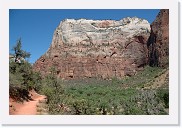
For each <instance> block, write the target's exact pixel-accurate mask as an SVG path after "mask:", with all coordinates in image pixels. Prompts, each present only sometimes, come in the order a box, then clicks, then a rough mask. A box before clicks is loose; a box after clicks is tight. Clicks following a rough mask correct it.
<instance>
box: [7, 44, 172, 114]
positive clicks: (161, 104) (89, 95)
mask: <svg viewBox="0 0 182 128" xmlns="http://www.w3.org/2000/svg"><path fill="white" fill-rule="evenodd" d="M14 53H15V54H14V58H15V59H11V60H10V61H9V87H10V88H9V90H10V91H9V94H10V97H12V98H14V99H17V100H19V101H23V100H30V99H31V97H30V96H29V91H30V90H32V89H34V90H36V91H37V92H39V93H41V94H44V95H46V96H47V100H46V108H48V112H49V114H54V115H56V114H64V115H162V114H168V112H167V110H168V108H169V89H168V80H165V79H168V77H167V76H166V75H165V77H164V78H163V77H161V76H162V75H163V74H166V71H167V70H168V69H167V70H166V69H165V70H164V69H161V68H158V67H149V66H146V67H145V68H144V70H143V71H140V72H138V73H137V74H136V75H134V76H131V77H129V76H126V77H125V78H123V79H117V78H112V79H111V80H103V79H98V78H88V79H73V80H61V79H59V78H57V77H56V71H57V70H56V68H54V67H52V68H50V73H49V74H48V75H47V76H44V77H42V76H41V75H40V73H38V72H35V71H33V69H32V65H31V64H30V63H29V62H28V61H26V60H25V58H27V57H30V53H28V52H26V51H24V50H22V49H21V40H18V42H17V44H16V46H15V47H14ZM22 58H23V59H22ZM17 60H18V61H17ZM159 76H160V77H159ZM159 78H160V79H162V78H163V81H164V82H163V83H162V82H161V83H160V84H161V85H160V86H158V85H157V86H156V85H154V83H156V79H157V81H161V80H160V79H159ZM152 87H153V88H152ZM44 105H45V104H44ZM38 111H39V112H42V111H43V110H42V108H41V109H40V108H39V109H38ZM46 113H47V111H46Z"/></svg>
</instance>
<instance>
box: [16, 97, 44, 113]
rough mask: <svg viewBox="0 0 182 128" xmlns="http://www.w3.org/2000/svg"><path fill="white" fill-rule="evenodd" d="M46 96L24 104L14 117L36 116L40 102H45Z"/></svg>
mask: <svg viewBox="0 0 182 128" xmlns="http://www.w3.org/2000/svg"><path fill="white" fill-rule="evenodd" d="M45 98H46V97H45V96H43V95H40V96H38V97H36V98H34V99H33V100H32V101H29V102H25V103H23V104H22V105H21V106H20V107H19V108H17V109H16V111H15V112H14V115H36V114H37V104H38V103H39V101H42V100H45Z"/></svg>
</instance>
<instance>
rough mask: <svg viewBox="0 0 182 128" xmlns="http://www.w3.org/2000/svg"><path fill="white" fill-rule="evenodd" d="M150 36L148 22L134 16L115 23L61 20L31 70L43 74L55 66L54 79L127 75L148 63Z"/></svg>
mask: <svg viewBox="0 0 182 128" xmlns="http://www.w3.org/2000/svg"><path fill="white" fill-rule="evenodd" d="M153 24H155V22H153ZM153 26H155V25H153ZM155 31H156V30H155V28H153V33H155ZM161 31H162V30H161ZM150 33H152V32H151V28H150V24H149V23H148V21H147V20H144V19H140V18H137V17H133V18H130V17H127V18H124V19H121V20H119V21H115V20H86V19H79V20H75V19H65V20H64V21H61V22H60V24H59V26H58V27H57V28H56V30H55V32H54V35H53V40H52V43H51V46H50V48H49V49H48V51H47V52H46V53H45V54H44V55H42V56H41V57H40V58H39V59H38V60H37V61H36V62H35V64H34V65H33V68H34V69H35V70H37V71H40V72H41V73H42V74H43V75H45V74H47V73H49V72H50V70H49V69H50V68H51V67H55V69H56V73H57V76H58V77H60V78H65V79H67V78H85V77H99V78H103V79H108V78H113V77H117V78H122V77H123V76H131V75H134V74H135V73H136V72H137V71H138V70H140V68H142V67H143V66H144V65H146V64H147V63H148V62H149V61H148V53H149V52H148V49H147V46H148V48H151V44H152V43H151V39H150V40H149V36H150ZM155 35H156V34H155ZM150 38H152V37H150ZM147 44H148V45H147ZM150 57H151V56H150Z"/></svg>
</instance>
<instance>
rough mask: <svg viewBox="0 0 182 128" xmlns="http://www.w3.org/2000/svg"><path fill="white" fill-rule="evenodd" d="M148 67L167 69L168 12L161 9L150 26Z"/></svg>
mask: <svg viewBox="0 0 182 128" xmlns="http://www.w3.org/2000/svg"><path fill="white" fill-rule="evenodd" d="M147 46H148V49H149V65H150V66H159V67H168V64H169V10H168V9H162V10H161V11H160V12H159V14H158V15H157V17H156V19H155V21H154V22H153V23H152V24H151V34H150V37H149V39H148V42H147Z"/></svg>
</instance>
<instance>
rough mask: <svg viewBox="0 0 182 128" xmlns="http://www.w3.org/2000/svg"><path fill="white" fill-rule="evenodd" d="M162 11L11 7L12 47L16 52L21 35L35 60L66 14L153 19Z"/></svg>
mask: <svg viewBox="0 0 182 128" xmlns="http://www.w3.org/2000/svg"><path fill="white" fill-rule="evenodd" d="M158 13H159V10H157V9H137V10H134V9H133V10H131V9H125V10H123V9H112V10H111V9H107V10H103V9H100V10H93V9H83V10H82V9H76V10H75V9H71V10H70V9H65V10H63V9H60V10H48V9H47V10H42V9H41V10H33V9H11V10H9V25H10V26H9V34H10V35H9V41H10V42H9V51H10V53H12V52H13V51H12V50H11V49H12V47H13V46H14V45H15V44H16V41H17V39H19V38H21V40H22V45H23V50H26V51H28V52H30V53H31V57H30V58H29V59H28V60H29V62H30V63H34V62H35V61H36V60H37V59H38V58H39V57H40V56H41V55H43V54H44V53H45V52H46V51H47V50H48V48H49V46H50V44H51V41H52V36H53V33H54V30H55V29H56V27H57V26H58V25H59V23H60V21H62V20H64V19H66V18H71V19H80V18H85V19H93V20H94V19H98V20H99V19H112V20H120V19H122V18H124V17H134V16H136V17H139V18H143V19H146V20H148V21H149V22H150V23H152V22H153V21H154V19H155V18H156V16H157V14H158Z"/></svg>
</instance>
